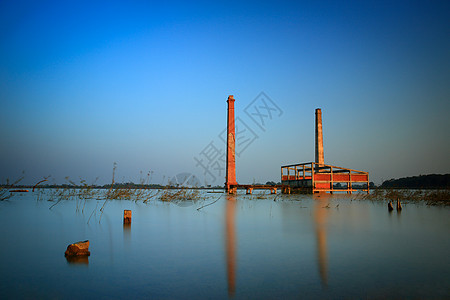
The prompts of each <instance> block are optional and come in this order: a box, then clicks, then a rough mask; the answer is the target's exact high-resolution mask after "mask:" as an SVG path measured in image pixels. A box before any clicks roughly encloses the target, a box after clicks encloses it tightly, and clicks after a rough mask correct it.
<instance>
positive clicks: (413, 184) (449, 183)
mask: <svg viewBox="0 0 450 300" xmlns="http://www.w3.org/2000/svg"><path fill="white" fill-rule="evenodd" d="M380 187H381V188H405V189H450V174H444V175H441V174H430V175H420V176H413V177H404V178H399V179H389V180H386V181H384V182H383V183H382V184H381V186H380Z"/></svg>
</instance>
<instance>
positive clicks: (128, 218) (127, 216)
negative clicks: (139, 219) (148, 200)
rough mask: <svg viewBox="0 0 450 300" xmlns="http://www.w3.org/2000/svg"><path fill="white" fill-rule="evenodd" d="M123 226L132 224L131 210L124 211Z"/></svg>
mask: <svg viewBox="0 0 450 300" xmlns="http://www.w3.org/2000/svg"><path fill="white" fill-rule="evenodd" d="M123 224H131V210H128V209H125V210H124V211H123Z"/></svg>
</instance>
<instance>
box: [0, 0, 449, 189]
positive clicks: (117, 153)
mask: <svg viewBox="0 0 450 300" xmlns="http://www.w3.org/2000/svg"><path fill="white" fill-rule="evenodd" d="M312 2H313V1H304V2H302V1H292V2H285V1H273V2H265V1H254V2H243V1H236V2H234V1H224V2H222V3H215V2H213V1H204V2H192V3H188V2H176V1H175V2H174V1H161V2H151V1H104V2H97V1H29V2H27V1H1V2H0V101H1V102H0V103H1V110H0V141H1V144H0V181H1V182H5V180H6V178H10V179H14V178H17V177H18V176H20V174H21V172H22V171H23V170H24V171H25V179H24V181H23V183H30V184H31V183H35V182H37V181H38V180H40V179H42V178H43V177H44V176H48V175H52V178H53V180H55V182H57V183H63V182H65V179H64V178H65V177H66V176H69V177H70V178H71V179H72V180H74V181H78V180H79V178H83V179H86V180H87V181H93V180H94V178H96V177H99V180H98V181H97V182H98V183H107V182H110V180H111V173H112V167H113V163H114V162H117V165H118V166H117V177H116V179H117V180H118V181H138V180H139V174H140V171H143V172H144V173H147V172H148V171H152V172H153V178H152V181H153V182H155V183H160V182H162V181H163V179H165V180H167V178H168V177H171V176H175V175H177V174H179V173H182V172H188V173H193V174H196V175H197V176H198V177H199V178H200V179H201V180H202V181H203V182H204V180H205V177H204V173H203V171H202V169H201V167H200V166H198V165H197V162H196V161H195V160H194V158H199V159H200V158H201V152H202V150H204V149H206V148H207V146H208V145H209V144H210V142H213V145H215V146H216V147H217V148H220V149H222V150H223V151H225V145H224V144H223V143H222V144H221V143H220V138H219V137H218V136H219V134H220V133H221V132H222V130H223V129H224V128H225V126H226V107H227V106H226V105H227V104H226V99H227V97H228V95H231V94H233V95H234V96H235V99H236V115H237V116H239V117H241V119H242V120H243V122H244V123H245V124H247V125H248V127H249V128H250V129H251V130H252V131H253V135H252V136H253V137H255V136H257V138H255V139H253V140H251V141H252V142H251V143H250V144H249V145H248V147H247V148H246V149H245V151H241V153H240V156H239V157H238V158H237V180H238V182H240V183H251V182H254V181H257V182H258V181H259V182H264V183H265V182H266V181H268V180H273V181H279V180H280V166H281V165H283V164H291V163H300V162H309V161H313V160H314V109H315V108H317V107H320V108H322V111H323V127H324V139H325V140H324V146H325V162H326V163H328V164H332V165H337V166H342V167H348V168H353V169H358V170H364V171H369V172H370V176H371V180H372V181H374V182H375V183H381V181H382V180H383V179H384V180H387V179H390V178H396V177H404V176H413V175H419V174H430V173H450V159H449V153H450V133H449V132H450V131H449V129H450V126H449V125H450V121H449V109H450V101H449V100H450V24H449V23H450V2H449V1H342V2H339V1H323V2H320V3H315V4H311V3H312ZM260 92H265V94H266V95H267V96H268V97H269V98H270V99H271V100H272V102H273V103H275V104H276V105H277V106H278V108H279V109H280V111H277V113H276V114H275V113H274V114H273V115H272V119H270V118H266V122H265V125H264V128H260V127H258V126H257V124H256V123H255V122H253V121H252V120H251V119H250V117H249V116H248V115H247V114H246V113H245V108H246V107H247V105H252V101H253V100H254V99H255V97H257V96H258V95H259V94H260ZM247 132H249V131H247ZM241 149H242V148H241ZM237 151H239V146H238V149H237ZM210 154H211V153H210ZM203 161H204V162H206V161H205V160H203ZM210 167H212V165H211V166H210ZM207 181H208V183H211V184H214V185H215V184H219V185H222V184H223V183H224V174H221V175H220V176H219V174H218V171H216V179H215V181H213V180H212V179H207Z"/></svg>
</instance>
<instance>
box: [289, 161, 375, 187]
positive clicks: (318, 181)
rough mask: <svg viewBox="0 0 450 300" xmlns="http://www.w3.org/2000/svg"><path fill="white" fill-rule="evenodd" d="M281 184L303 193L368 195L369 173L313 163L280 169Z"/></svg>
mask: <svg viewBox="0 0 450 300" xmlns="http://www.w3.org/2000/svg"><path fill="white" fill-rule="evenodd" d="M281 184H282V185H289V186H290V188H291V189H292V190H298V191H301V192H305V193H318V192H329V193H333V192H347V193H350V194H351V193H352V192H354V191H356V190H363V191H367V193H369V173H368V172H363V171H358V170H352V169H346V168H341V167H336V166H330V165H325V164H318V163H315V162H309V163H303V164H296V165H286V166H282V167H281Z"/></svg>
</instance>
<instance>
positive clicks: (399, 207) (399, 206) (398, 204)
mask: <svg viewBox="0 0 450 300" xmlns="http://www.w3.org/2000/svg"><path fill="white" fill-rule="evenodd" d="M401 210H402V204H401V203H400V200H398V199H397V211H401Z"/></svg>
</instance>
